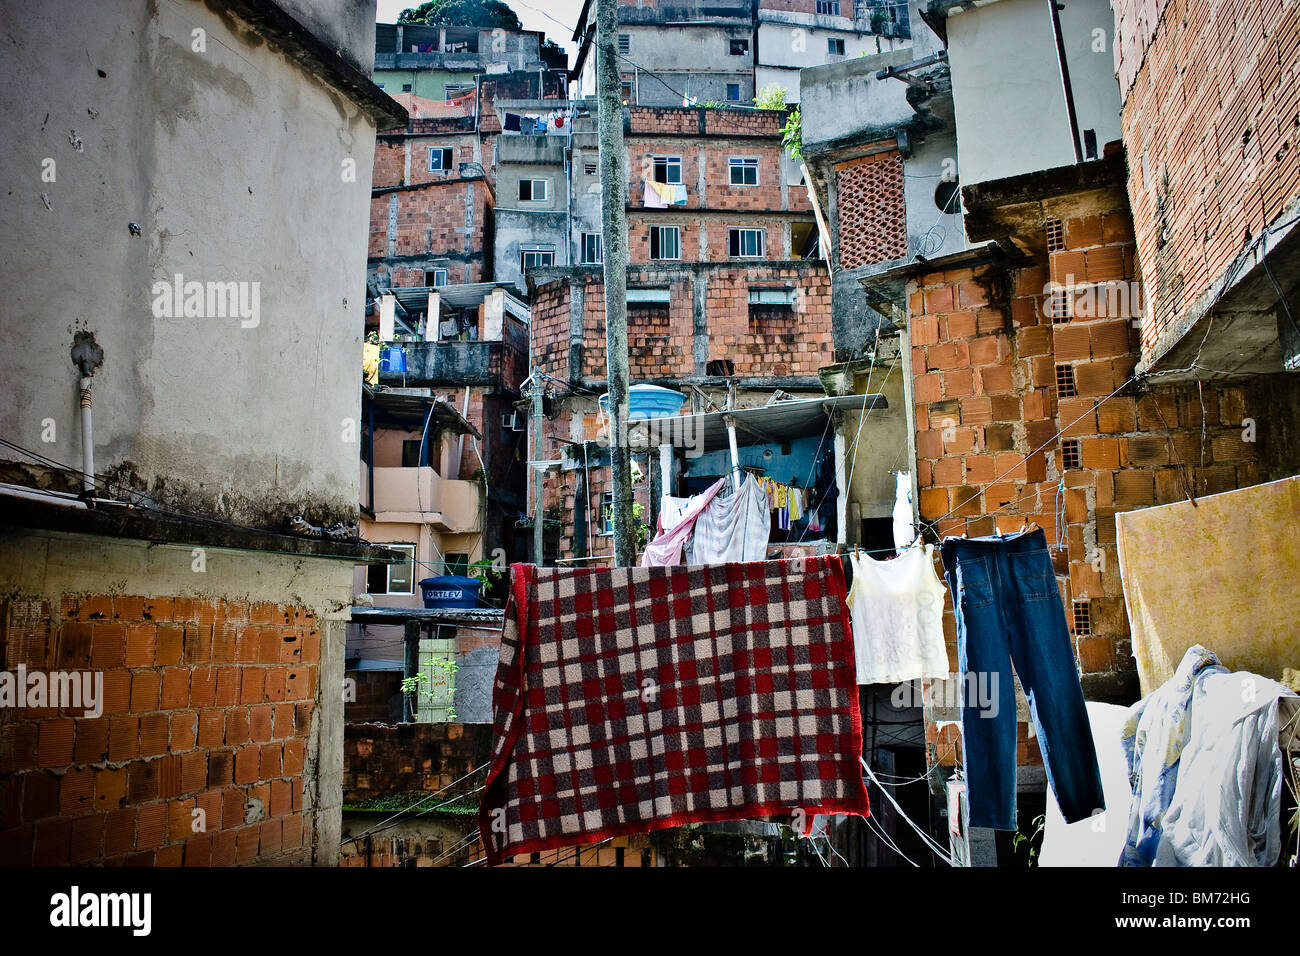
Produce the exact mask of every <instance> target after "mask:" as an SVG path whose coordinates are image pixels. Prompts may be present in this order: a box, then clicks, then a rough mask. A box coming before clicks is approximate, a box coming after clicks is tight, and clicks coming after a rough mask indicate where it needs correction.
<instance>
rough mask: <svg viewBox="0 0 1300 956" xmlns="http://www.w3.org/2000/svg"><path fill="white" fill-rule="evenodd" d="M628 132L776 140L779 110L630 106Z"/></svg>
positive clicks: (781, 117)
mask: <svg viewBox="0 0 1300 956" xmlns="http://www.w3.org/2000/svg"><path fill="white" fill-rule="evenodd" d="M627 113H628V127H627V128H628V132H629V133H630V134H631V135H633V136H637V135H641V134H646V133H687V134H705V135H709V136H767V137H778V138H779V137H780V135H781V127H782V126H783V125H784V124H785V113H784V111H782V110H754V109H728V108H725V107H722V108H719V107H702V106H630V107H628V110H627Z"/></svg>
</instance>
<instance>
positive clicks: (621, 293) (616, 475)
mask: <svg viewBox="0 0 1300 956" xmlns="http://www.w3.org/2000/svg"><path fill="white" fill-rule="evenodd" d="M617 43H618V0H597V3H596V97H597V103H598V107H599V109H598V114H597V115H598V117H599V134H600V205H601V222H602V225H601V230H602V232H603V240H604V246H605V355H606V359H605V361H606V364H607V366H608V370H609V371H608V375H607V378H608V380H609V455H610V466H611V471H612V472H613V475H612V477H613V481H614V494H613V498H614V514H613V519H614V563H615V564H616V565H618V566H619V567H631V566H632V565H633V564H635V563H636V535H635V533H634V531H633V525H632V451H631V448H629V447H628V443H627V438H628V435H627V417H628V363H627V209H626V208H625V207H626V204H627V198H626V194H627V170H626V169H625V168H624V163H623V103H622V96H621V92H622V82H621V81H620V79H619V70H618V47H617Z"/></svg>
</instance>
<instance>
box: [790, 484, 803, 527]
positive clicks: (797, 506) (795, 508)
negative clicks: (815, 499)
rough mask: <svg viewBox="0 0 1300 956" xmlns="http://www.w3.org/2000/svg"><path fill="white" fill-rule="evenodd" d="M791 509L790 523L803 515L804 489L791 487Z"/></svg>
mask: <svg viewBox="0 0 1300 956" xmlns="http://www.w3.org/2000/svg"><path fill="white" fill-rule="evenodd" d="M787 507H789V509H790V523H791V524H794V523H795V522H797V521H799V519H801V518H802V517H803V489H801V488H795V487H793V486H791V488H790V499H789V504H788V505H787Z"/></svg>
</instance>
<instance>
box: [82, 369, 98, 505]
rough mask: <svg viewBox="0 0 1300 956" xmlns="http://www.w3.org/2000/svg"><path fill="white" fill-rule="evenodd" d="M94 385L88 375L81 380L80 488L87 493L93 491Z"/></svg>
mask: <svg viewBox="0 0 1300 956" xmlns="http://www.w3.org/2000/svg"><path fill="white" fill-rule="evenodd" d="M93 384H94V381H93V379H91V377H90V376H89V375H83V376H82V378H81V486H82V487H83V488H84V489H85V490H86V491H88V492H93V491H94V490H95V428H94V424H93V423H92V421H91V410H90V403H91V397H90V387H91V385H93Z"/></svg>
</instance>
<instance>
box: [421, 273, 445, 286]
mask: <svg viewBox="0 0 1300 956" xmlns="http://www.w3.org/2000/svg"><path fill="white" fill-rule="evenodd" d="M424 284H425V285H426V286H434V287H437V286H440V285H446V284H447V270H446V269H426V270H425V271H424Z"/></svg>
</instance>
